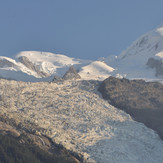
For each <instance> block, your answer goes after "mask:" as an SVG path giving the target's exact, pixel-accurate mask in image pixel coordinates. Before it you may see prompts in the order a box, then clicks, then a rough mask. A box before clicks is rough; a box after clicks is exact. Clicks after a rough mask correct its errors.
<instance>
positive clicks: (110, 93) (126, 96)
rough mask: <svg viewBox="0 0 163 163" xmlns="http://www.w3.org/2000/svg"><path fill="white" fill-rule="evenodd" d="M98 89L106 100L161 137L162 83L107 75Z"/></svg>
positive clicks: (162, 136) (162, 131)
mask: <svg viewBox="0 0 163 163" xmlns="http://www.w3.org/2000/svg"><path fill="white" fill-rule="evenodd" d="M99 91H100V92H101V94H102V95H103V97H104V98H105V99H106V100H108V102H109V103H110V104H112V105H114V106H116V107H117V108H120V109H122V110H124V111H126V112H127V113H129V114H130V115H131V116H132V117H133V118H134V119H135V120H137V121H139V122H142V123H144V124H145V125H146V126H148V127H150V128H152V129H154V130H155V131H156V132H157V133H158V134H159V135H160V137H161V138H163V127H162V123H163V120H162V116H163V85H162V84H161V83H158V82H145V81H144V80H128V79H125V78H123V79H118V78H115V77H109V78H107V79H106V80H104V81H103V82H102V84H101V85H100V87H99Z"/></svg>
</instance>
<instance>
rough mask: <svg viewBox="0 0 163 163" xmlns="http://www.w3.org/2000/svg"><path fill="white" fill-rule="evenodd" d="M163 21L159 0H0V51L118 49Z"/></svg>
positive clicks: (101, 53)
mask: <svg viewBox="0 0 163 163" xmlns="http://www.w3.org/2000/svg"><path fill="white" fill-rule="evenodd" d="M162 22H163V0H0V55H3V56H13V55H15V54H16V53H18V52H19V51H25V50H38V51H49V52H53V53H60V54H65V55H67V56H70V57H75V58H82V59H98V58H100V57H107V56H108V55H111V54H116V55H118V54H119V53H120V52H121V51H122V50H125V49H126V48H127V47H128V46H129V45H130V44H131V43H132V42H133V41H134V40H135V39H137V38H138V37H139V36H140V35H142V34H144V33H145V32H148V31H150V30H152V29H153V28H156V27H157V26H158V25H159V24H161V23H162Z"/></svg>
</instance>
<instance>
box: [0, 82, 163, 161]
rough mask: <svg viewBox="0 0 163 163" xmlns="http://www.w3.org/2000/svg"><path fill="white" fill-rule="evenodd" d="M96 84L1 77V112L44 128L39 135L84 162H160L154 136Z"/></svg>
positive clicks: (160, 146)
mask: <svg viewBox="0 0 163 163" xmlns="http://www.w3.org/2000/svg"><path fill="white" fill-rule="evenodd" d="M98 84H99V82H95V81H64V82H58V83H43V82H42V83H29V82H28V83H24V82H16V81H7V80H2V79H1V80H0V85H1V87H0V97H1V101H0V106H1V111H2V112H6V113H8V114H13V115H16V116H17V117H19V118H20V119H25V120H27V121H28V120H29V121H32V122H34V123H37V124H38V125H39V126H40V127H43V128H46V129H48V132H47V133H44V134H47V135H48V136H50V137H51V138H52V139H53V140H54V141H55V142H56V143H58V144H62V145H63V146H64V147H66V148H67V149H69V150H72V151H75V152H78V153H80V154H82V155H83V157H84V158H85V160H86V162H98V163H105V162H116V163H118V162H119V163H131V162H132V163H139V162H141V163H146V162H150V163H160V162H162V160H163V155H162V153H163V142H162V141H161V140H160V138H159V137H158V135H157V134H156V133H155V132H154V131H153V130H151V129H148V128H147V127H145V126H144V125H143V124H141V123H138V122H135V121H133V120H132V119H131V117H130V116H129V115H128V114H126V113H125V112H123V111H120V110H118V109H117V108H115V107H113V106H111V105H110V104H108V103H107V101H105V100H103V99H102V98H101V96H100V94H98V92H97V90H96V88H97V86H98Z"/></svg>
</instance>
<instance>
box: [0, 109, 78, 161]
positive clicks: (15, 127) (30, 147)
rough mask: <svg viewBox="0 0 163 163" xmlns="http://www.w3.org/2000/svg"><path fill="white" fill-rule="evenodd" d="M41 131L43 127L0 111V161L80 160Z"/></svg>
mask: <svg viewBox="0 0 163 163" xmlns="http://www.w3.org/2000/svg"><path fill="white" fill-rule="evenodd" d="M43 131H45V129H43V128H40V127H39V126H38V125H36V124H32V123H30V122H28V123H27V122H25V121H22V119H21V118H20V117H17V116H16V115H12V114H8V113H3V111H1V113H0V153H1V155H0V162H13V160H14V161H15V162H25V163H29V162H40V163H44V162H48V163H52V162H58V161H61V162H66V161H67V162H72V163H79V162H80V161H79V160H81V159H80V157H79V156H78V155H77V154H75V153H73V154H72V153H70V151H67V150H66V149H65V148H64V147H63V146H59V145H58V144H55V143H54V142H52V141H51V139H50V138H48V137H47V136H45V135H44V134H43ZM11 153H12V155H11ZM74 156H76V158H75V157H74ZM78 159H79V160H78Z"/></svg>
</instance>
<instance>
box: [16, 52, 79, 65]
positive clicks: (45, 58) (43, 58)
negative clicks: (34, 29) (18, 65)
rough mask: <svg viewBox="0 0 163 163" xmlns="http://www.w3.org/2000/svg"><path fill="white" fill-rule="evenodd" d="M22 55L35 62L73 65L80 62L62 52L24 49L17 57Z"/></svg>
mask: <svg viewBox="0 0 163 163" xmlns="http://www.w3.org/2000/svg"><path fill="white" fill-rule="evenodd" d="M21 56H25V57H27V58H28V59H29V60H31V61H32V62H34V63H39V62H48V63H57V64H59V65H73V64H80V61H78V60H76V59H74V58H71V57H67V56H65V55H62V54H54V53H50V52H39V51H23V52H20V53H19V54H17V55H16V58H19V57H21Z"/></svg>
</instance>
